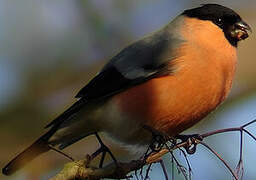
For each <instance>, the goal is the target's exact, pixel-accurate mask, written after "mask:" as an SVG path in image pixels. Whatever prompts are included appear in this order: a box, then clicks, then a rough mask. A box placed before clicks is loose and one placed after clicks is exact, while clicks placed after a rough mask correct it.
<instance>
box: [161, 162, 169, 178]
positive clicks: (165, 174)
mask: <svg viewBox="0 0 256 180" xmlns="http://www.w3.org/2000/svg"><path fill="white" fill-rule="evenodd" d="M159 164H160V165H161V168H162V170H163V173H164V177H165V180H169V178H168V173H167V171H166V168H165V165H164V161H163V160H162V159H160V160H159Z"/></svg>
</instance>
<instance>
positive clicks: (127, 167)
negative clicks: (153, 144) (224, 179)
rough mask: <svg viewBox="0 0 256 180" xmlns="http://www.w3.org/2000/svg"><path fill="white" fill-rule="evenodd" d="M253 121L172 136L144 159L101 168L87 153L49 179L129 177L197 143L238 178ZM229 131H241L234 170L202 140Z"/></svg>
mask: <svg viewBox="0 0 256 180" xmlns="http://www.w3.org/2000/svg"><path fill="white" fill-rule="evenodd" d="M255 122H256V120H253V121H251V122H249V123H247V124H245V125H243V126H240V127H236V128H226V129H220V130H215V131H211V132H208V133H204V134H201V135H197V136H196V137H193V136H192V137H191V138H188V140H187V141H181V142H179V143H176V144H173V138H172V139H171V140H172V141H171V143H172V145H171V146H168V145H167V143H165V144H166V145H165V146H164V148H162V149H161V150H160V151H159V152H153V153H150V154H149V155H148V156H147V158H146V159H139V160H132V161H130V162H128V163H122V162H113V163H111V164H109V165H107V166H104V167H102V168H97V167H93V166H91V165H90V162H91V157H90V156H89V155H87V156H86V158H85V159H83V160H78V161H73V162H70V163H67V164H66V165H65V166H64V168H63V170H62V171H61V172H60V173H58V174H57V175H56V176H55V177H53V178H52V179H50V180H73V179H76V180H85V179H86V180H100V179H102V178H112V179H125V178H129V177H128V176H127V175H128V174H130V173H131V172H133V171H135V172H136V171H137V170H140V169H141V168H142V167H143V166H145V165H150V164H152V163H157V162H159V161H161V157H162V156H163V155H165V154H166V153H169V152H171V153H172V152H173V151H174V150H176V149H180V148H185V150H186V151H187V153H189V154H190V153H191V152H190V151H189V149H190V148H191V147H193V148H194V150H195V149H196V146H197V145H198V144H201V145H203V146H205V147H207V148H208V149H209V150H210V151H211V152H213V154H215V155H216V156H217V157H218V158H219V159H220V160H221V161H222V162H223V164H224V165H225V166H226V167H227V169H228V170H229V171H230V172H231V174H232V176H233V178H234V179H236V180H238V178H239V172H240V168H241V167H242V171H243V165H242V146H243V141H242V138H243V132H244V133H246V134H248V135H249V136H250V137H251V138H253V139H254V140H255V141H256V138H255V136H253V135H252V134H251V133H250V132H249V131H248V130H246V129H245V128H246V127H247V126H249V125H251V124H252V123H255ZM231 131H238V132H240V133H241V134H240V158H239V162H238V165H237V169H236V171H233V170H232V168H231V167H230V166H229V165H228V164H227V162H226V161H225V160H224V159H223V158H222V157H220V156H219V154H218V153H217V152H216V151H214V150H213V149H212V148H211V147H210V146H208V145H207V144H205V143H204V142H203V139H204V138H207V137H209V136H212V135H216V134H220V133H225V132H231ZM188 151H189V152H188ZM194 152H195V151H192V153H194ZM192 153H191V154H192ZM184 154H185V152H184ZM240 173H241V172H240ZM242 174H243V172H242ZM184 176H185V178H186V177H187V176H186V175H184ZM240 176H241V175H240Z"/></svg>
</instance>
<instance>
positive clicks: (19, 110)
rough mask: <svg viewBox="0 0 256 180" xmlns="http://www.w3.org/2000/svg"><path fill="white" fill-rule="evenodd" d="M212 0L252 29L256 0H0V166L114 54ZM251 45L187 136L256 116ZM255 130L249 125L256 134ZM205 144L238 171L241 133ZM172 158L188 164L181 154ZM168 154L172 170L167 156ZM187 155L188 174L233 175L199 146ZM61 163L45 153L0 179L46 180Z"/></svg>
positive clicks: (248, 161) (248, 147)
mask: <svg viewBox="0 0 256 180" xmlns="http://www.w3.org/2000/svg"><path fill="white" fill-rule="evenodd" d="M193 2H195V1H193ZM213 2H214V3H219V4H222V5H225V6H228V7H231V8H233V9H234V10H236V11H237V12H238V13H239V14H240V15H241V16H242V17H243V19H244V20H245V21H246V22H247V23H248V24H250V25H251V27H252V29H253V31H255V24H256V12H255V9H256V1H255V0H243V1H242V0H240V1H239V0H223V1H196V3H192V1H185V0H179V1H174V0H140V1H138V0H129V1H120V0H107V1H106V0H77V1H70V0H62V1H51V0H45V1H39V0H36V1H35V0H23V1H9V0H0V121H1V126H0V142H1V147H0V167H3V166H4V164H6V163H7V162H8V161H9V160H10V159H11V158H13V157H14V155H16V154H17V153H19V152H21V151H22V150H23V149H24V148H25V147H27V146H28V145H30V144H31V143H32V142H33V141H34V140H35V139H36V138H37V137H39V136H40V135H41V134H42V133H43V132H45V130H44V129H43V127H44V126H45V125H46V124H47V123H48V122H50V121H51V120H52V119H53V118H55V117H56V116H57V115H58V114H60V113H61V112H62V111H63V110H65V108H67V107H68V106H69V105H70V104H72V102H74V101H75V99H74V98H73V97H74V95H75V94H76V93H77V92H78V90H79V89H80V88H82V87H83V86H84V85H85V84H86V83H87V82H88V80H89V79H90V78H92V77H93V76H94V75H95V74H96V73H97V71H98V70H100V68H101V67H102V66H103V64H104V63H105V62H106V61H107V60H108V59H109V58H111V56H113V55H114V54H116V53H118V52H119V51H120V50H121V49H122V48H123V47H125V46H127V45H128V44H130V43H131V42H133V41H134V40H136V39H138V38H141V37H142V36H144V35H145V34H147V33H150V32H152V31H155V30H157V29H159V28H160V27H162V26H163V25H164V24H166V23H168V22H169V21H170V20H171V19H173V18H174V17H175V16H176V15H177V14H179V13H181V12H182V11H183V10H184V9H187V8H191V7H195V6H198V5H199V4H201V3H213ZM255 45H256V40H255V33H254V34H252V35H251V36H250V38H249V39H248V40H246V41H244V42H242V43H240V45H239V49H238V56H239V62H238V68H237V73H236V78H235V81H234V84H233V89H232V93H231V95H230V96H229V98H228V100H227V101H226V102H225V103H224V104H222V106H221V107H219V108H218V109H217V111H215V112H214V113H211V114H210V115H209V116H208V117H207V119H205V120H204V121H201V122H200V123H199V124H198V125H196V126H195V127H193V128H191V129H190V130H189V131H188V133H191V132H193V133H202V132H207V131H210V130H214V129H220V128H227V127H236V126H240V125H242V124H244V123H246V122H249V121H250V120H252V119H254V118H256V94H255V88H256V79H255V76H256V69H255V67H256V59H255V54H256V52H255V50H256V49H255ZM206 58H207V57H206ZM255 127H256V126H253V125H252V126H251V128H249V129H250V130H251V132H252V133H254V134H256V131H255V130H254V129H255ZM244 140H245V144H244V164H245V167H244V168H245V176H244V179H245V180H249V179H255V176H256V171H255V161H256V154H255V149H256V143H255V142H253V141H252V140H251V139H249V138H248V137H246V136H245V137H244ZM206 142H207V143H208V144H209V145H210V146H212V147H213V148H214V149H216V150H217V151H218V152H219V153H220V154H221V155H222V156H223V158H224V159H225V160H227V162H228V163H229V164H230V166H231V167H232V168H235V166H236V163H237V161H238V159H239V133H227V134H224V135H218V136H214V137H211V138H209V139H207V140H206ZM96 146H97V143H96V142H95V141H94V139H93V138H87V139H86V140H83V141H82V142H79V143H77V144H75V145H73V146H71V147H69V148H67V149H66V150H65V152H68V153H69V154H72V156H73V157H75V158H83V157H84V156H85V154H86V153H89V152H92V151H93V150H95V149H96ZM119 155H120V153H119ZM176 155H177V158H179V159H180V160H181V161H182V162H183V164H184V165H185V163H184V159H183V157H182V156H181V155H180V153H179V152H177V153H176ZM120 156H121V155H120ZM165 159H166V163H167V168H168V172H170V173H171V165H170V163H168V162H170V160H169V158H168V156H166V157H165ZM189 159H190V161H191V164H192V168H193V179H199V180H200V179H208V180H215V179H218V180H222V179H223V180H225V179H231V175H230V174H229V172H228V170H227V169H226V168H224V166H223V164H221V163H220V162H219V160H218V159H217V158H216V157H214V156H213V155H212V154H210V152H209V151H207V150H206V149H204V148H203V147H198V151H197V153H196V154H194V155H192V156H189ZM66 162H68V161H67V160H66V159H65V158H64V157H62V156H60V155H58V154H56V153H55V152H49V153H47V154H44V155H42V156H41V157H39V158H38V159H37V160H35V161H33V163H30V165H29V166H27V168H25V169H24V170H22V171H19V172H18V173H16V174H15V175H13V176H11V177H4V176H2V175H0V179H10V180H11V179H19V180H20V179H31V180H35V179H48V178H49V177H51V176H52V175H54V174H55V173H56V172H58V170H59V169H60V168H61V167H62V166H63V164H64V163H66ZM175 173H176V172H175ZM150 175H151V179H161V177H162V171H161V169H160V167H159V166H158V165H154V166H153V171H152V172H151V173H150ZM175 177H176V179H183V177H182V176H181V175H178V174H176V175H175Z"/></svg>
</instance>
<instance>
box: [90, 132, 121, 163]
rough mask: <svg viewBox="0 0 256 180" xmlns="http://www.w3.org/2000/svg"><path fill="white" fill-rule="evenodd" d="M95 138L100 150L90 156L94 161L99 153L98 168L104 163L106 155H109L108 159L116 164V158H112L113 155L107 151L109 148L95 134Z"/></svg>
mask: <svg viewBox="0 0 256 180" xmlns="http://www.w3.org/2000/svg"><path fill="white" fill-rule="evenodd" d="M95 136H96V138H97V140H98V142H99V143H100V148H99V149H98V150H96V151H95V152H94V153H93V154H92V155H91V157H92V159H94V158H95V157H97V156H98V155H99V154H100V153H102V156H101V159H100V164H99V167H100V168H101V167H102V166H103V163H104V159H105V157H106V153H109V155H110V157H111V158H112V159H113V161H114V162H117V160H116V158H115V157H114V155H113V153H112V152H111V151H110V150H109V148H108V147H107V146H106V145H105V144H104V143H103V142H102V140H101V138H100V136H99V135H98V133H95Z"/></svg>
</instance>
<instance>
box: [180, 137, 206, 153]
mask: <svg viewBox="0 0 256 180" xmlns="http://www.w3.org/2000/svg"><path fill="white" fill-rule="evenodd" d="M175 138H176V139H177V140H181V142H187V145H186V146H184V148H185V150H186V152H187V153H188V154H194V153H195V152H196V146H197V144H198V143H197V141H202V140H203V137H202V136H200V135H199V134H191V135H183V134H179V135H177V136H176V137H175Z"/></svg>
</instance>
